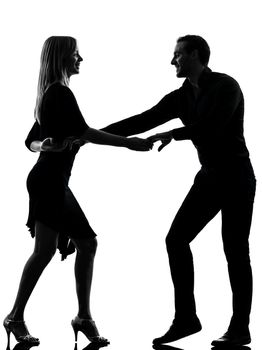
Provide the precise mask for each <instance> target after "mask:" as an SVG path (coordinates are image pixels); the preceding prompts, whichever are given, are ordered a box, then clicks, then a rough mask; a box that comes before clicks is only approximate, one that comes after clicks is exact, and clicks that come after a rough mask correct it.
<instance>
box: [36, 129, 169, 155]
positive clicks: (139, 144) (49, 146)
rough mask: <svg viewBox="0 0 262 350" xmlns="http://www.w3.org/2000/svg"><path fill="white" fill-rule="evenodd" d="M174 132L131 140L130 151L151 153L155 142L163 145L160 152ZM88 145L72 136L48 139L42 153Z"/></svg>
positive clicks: (44, 141) (42, 147) (44, 143)
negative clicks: (60, 139)
mask: <svg viewBox="0 0 262 350" xmlns="http://www.w3.org/2000/svg"><path fill="white" fill-rule="evenodd" d="M172 138H173V136H172V131H166V132H162V133H158V134H155V135H152V136H149V137H148V138H146V139H143V138H139V137H132V138H129V140H130V141H131V143H130V147H128V148H130V149H132V150H135V151H149V150H151V149H152V148H153V145H154V143H155V142H158V141H160V142H161V145H160V146H159V147H158V151H159V152H160V151H161V150H162V149H163V148H164V147H166V146H167V145H168V144H169V143H170V142H171V140H172ZM86 143H88V141H84V140H81V139H79V138H76V137H75V136H71V137H68V138H66V139H65V140H64V141H62V142H56V141H55V140H54V139H53V138H52V137H48V138H46V139H44V140H43V141H42V143H41V151H44V152H61V151H63V150H64V149H66V148H67V147H69V149H72V147H73V146H74V145H77V146H80V147H81V146H83V145H84V144H86Z"/></svg>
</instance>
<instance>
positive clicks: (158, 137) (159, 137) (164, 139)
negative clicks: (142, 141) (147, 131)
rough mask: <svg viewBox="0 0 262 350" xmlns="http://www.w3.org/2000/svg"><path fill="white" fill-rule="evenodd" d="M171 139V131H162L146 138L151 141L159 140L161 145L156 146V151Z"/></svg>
mask: <svg viewBox="0 0 262 350" xmlns="http://www.w3.org/2000/svg"><path fill="white" fill-rule="evenodd" d="M172 139H173V135H172V131H166V132H162V133H159V134H156V135H153V136H149V137H148V140H149V141H151V142H153V143H154V142H157V141H161V145H160V146H159V147H158V152H160V151H161V150H162V149H163V148H164V147H166V146H167V145H168V144H169V143H170V142H171V141H172Z"/></svg>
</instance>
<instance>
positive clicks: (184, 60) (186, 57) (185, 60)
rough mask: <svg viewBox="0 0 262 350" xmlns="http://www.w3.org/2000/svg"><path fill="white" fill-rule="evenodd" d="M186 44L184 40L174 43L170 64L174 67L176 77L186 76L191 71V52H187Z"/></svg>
mask: <svg viewBox="0 0 262 350" xmlns="http://www.w3.org/2000/svg"><path fill="white" fill-rule="evenodd" d="M186 45H187V43H186V42H185V41H181V42H178V43H177V44H176V47H175V51H174V57H173V59H172V61H171V64H172V65H174V66H175V67H176V76H177V77H178V78H186V77H187V76H188V74H189V73H190V72H191V62H192V60H191V54H188V53H187V51H186Z"/></svg>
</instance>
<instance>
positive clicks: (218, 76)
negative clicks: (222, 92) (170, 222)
mask: <svg viewBox="0 0 262 350" xmlns="http://www.w3.org/2000/svg"><path fill="white" fill-rule="evenodd" d="M209 80H210V82H213V83H218V84H226V85H228V84H232V85H235V86H239V84H238V82H237V81H236V79H235V78H233V77H232V76H231V75H229V74H226V73H221V72H210V73H209Z"/></svg>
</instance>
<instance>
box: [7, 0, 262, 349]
mask: <svg viewBox="0 0 262 350" xmlns="http://www.w3.org/2000/svg"><path fill="white" fill-rule="evenodd" d="M258 4H259V2H258V1H252V0H251V1H248V2H247V1H239V0H238V1H237V0H231V1H224V0H220V1H205V0H200V1H193V0H191V1H174V0H155V1H154V0H132V1H131V0H130V1H126V0H122V1H121V0H96V1H95V0H92V1H91V0H74V1H68V0H63V1H55V0H52V1H50V0H45V1H38V0H35V1H30V0H23V1H19V0H13V1H12V0H10V1H8V2H5V3H4V2H2V5H1V8H0V16H1V18H0V25H1V55H0V67H1V85H0V89H1V102H0V124H1V125H0V131H1V139H0V142H1V147H0V152H1V162H2V166H1V175H0V176H1V182H0V186H1V197H0V201H1V248H0V249H1V254H0V259H1V261H0V275H1V292H0V293H1V298H0V319H3V318H4V317H5V315H6V314H7V313H8V312H9V310H10V309H11V306H12V303H13V301H14V297H15V294H16V290H17V286H18V282H19V278H20V274H21V271H22V268H23V265H24V263H25V261H26V259H27V258H28V256H29V254H30V253H31V251H32V249H33V244H34V241H33V240H32V239H31V238H30V235H29V233H27V228H26V227H25V222H26V219H27V213H28V195H27V192H26V187H25V181H26V177H27V174H28V172H29V170H30V169H31V167H32V166H33V164H34V163H35V161H36V159H37V155H36V154H33V153H31V152H29V151H28V150H27V149H26V148H25V147H24V139H25V137H26V135H27V133H28V131H29V129H30V128H31V125H32V123H33V121H34V119H33V109H34V103H35V97H36V84H37V78H38V71H39V58H40V52H41V48H42V45H43V42H44V40H45V39H46V38H47V37H49V36H51V35H71V36H74V37H76V38H77V40H78V43H79V50H80V54H81V55H82V57H83V58H84V61H83V62H82V64H81V68H80V69H81V73H80V75H79V76H74V77H72V79H71V88H72V90H73V92H74V94H75V96H76V98H77V100H78V103H79V106H80V109H81V111H82V113H83V115H84V116H85V119H86V121H87V123H88V124H89V125H90V126H92V127H95V128H101V127H103V126H106V125H108V124H110V123H112V122H114V121H117V120H120V119H123V118H126V117H128V116H130V115H133V114H137V113H139V112H142V111H144V110H146V109H148V108H150V107H151V106H153V105H154V104H156V103H157V102H158V101H159V100H160V98H162V97H163V96H164V95H165V94H166V93H168V92H170V91H171V90H174V89H175V88H177V87H179V86H180V85H181V84H182V82H183V80H179V79H177V78H176V74H175V71H174V68H173V67H172V66H171V65H170V61H171V59H172V54H173V50H174V46H175V43H176V39H177V38H178V37H179V36H181V35H185V34H198V35H202V36H203V37H204V38H205V39H206V40H207V42H208V43H209V45H210V47H211V59H210V67H211V68H212V69H213V70H214V71H221V72H225V73H228V74H229V75H231V76H233V77H234V78H235V79H237V80H238V82H239V84H240V85H241V87H242V90H243V92H244V95H245V100H246V114H245V135H246V140H247V145H248V147H249V150H250V153H251V159H252V161H253V165H254V168H255V172H256V177H257V180H258V188H257V197H256V202H255V211H254V219H253V226H252V232H251V239H250V244H251V258H252V263H253V271H254V287H255V288H254V302H253V313H252V319H251V332H252V336H253V343H252V346H251V348H252V350H258V349H260V348H261V344H260V339H259V337H260V327H261V293H262V290H261V289H262V286H261V273H260V266H261V242H262V239H261V237H260V235H261V213H260V210H261V191H260V178H261V175H262V174H261V173H262V165H261V155H260V152H261V147H262V141H261V130H260V127H261V122H260V120H261V78H262V77H261V35H260V33H261V27H260V25H259V23H260V20H261V18H260V15H259V13H260V11H259V7H258ZM176 126H180V124H179V122H178V121H172V122H169V123H168V124H167V125H165V126H161V127H159V128H157V129H156V130H157V131H161V130H162V131H165V130H169V129H171V128H174V127H176ZM156 130H153V131H151V132H148V133H146V134H145V136H147V135H150V134H152V133H154V132H155V131H156ZM198 168H199V163H198V160H197V155H196V152H195V149H194V148H193V146H192V145H191V143H190V142H188V141H184V142H175V141H173V142H172V143H171V144H170V145H169V147H167V148H166V149H164V151H162V152H161V153H158V152H157V148H156V147H155V149H154V150H153V151H152V152H150V153H137V152H131V151H129V150H126V149H117V148H113V147H105V146H97V145H90V144H89V145H87V146H85V147H84V148H82V149H81V152H80V153H79V154H78V156H77V159H76V162H75V166H74V171H73V175H72V179H71V188H72V190H73V191H74V193H75V195H76V197H77V198H78V200H79V202H80V204H81V206H82V208H83V209H84V211H85V213H86V215H87V217H88V219H89V221H90V223H91V225H92V227H93V228H94V230H95V231H96V232H97V234H98V240H99V249H98V253H97V257H96V262H95V274H94V281H93V289H92V310H93V317H94V319H95V320H96V322H97V325H98V327H99V328H100V330H101V333H102V335H105V336H107V337H109V338H110V340H111V345H110V348H111V349H113V350H119V349H121V350H122V349H124V350H129V349H134V348H137V349H139V350H140V349H141V350H147V349H150V348H151V340H152V338H154V337H156V336H160V335H162V333H163V332H164V331H166V330H167V328H168V327H169V325H170V323H171V321H172V318H173V313H174V309H173V291H172V284H171V279H170V275H169V267H168V261H167V255H166V251H165V242H164V239H165V235H166V233H167V231H168V229H169V226H170V224H171V222H172V220H173V217H174V215H175V213H176V211H177V210H178V208H179V206H180V204H181V201H182V200H183V198H184V196H185V195H186V193H187V191H188V189H189V187H190V186H191V183H192V181H193V178H194V175H195V173H196V171H197V170H198ZM220 225H221V223H220V215H218V216H217V217H216V218H215V219H214V220H213V221H212V222H211V223H210V224H209V225H208V226H207V227H206V228H205V229H204V230H203V232H202V233H201V234H200V235H199V237H198V238H197V239H196V240H195V241H194V242H193V244H192V250H193V253H194V257H195V272H196V287H195V289H196V298H197V307H198V315H199V317H200V319H201V321H202V324H203V331H202V332H201V333H199V334H197V335H194V336H192V337H190V338H186V339H184V340H181V341H179V342H177V343H174V345H175V346H177V347H179V348H183V349H187V350H189V349H201V350H202V349H203V350H204V349H210V341H211V340H212V339H213V338H216V337H218V336H221V335H222V333H223V332H224V331H225V330H226V328H227V326H228V322H229V319H230V315H231V293H230V286H229V282H228V276H227V269H226V262H225V258H224V256H223V250H222V242H221V236H220ZM73 264H74V256H69V257H68V259H67V260H66V261H64V262H60V256H59V254H58V253H57V255H56V256H55V257H54V259H53V261H52V262H51V263H50V265H49V266H48V268H47V270H46V271H45V272H44V274H43V276H42V278H41V280H40V282H39V283H38V285H37V287H36V289H35V291H34V293H33V295H32V297H31V299H30V302H29V304H28V308H27V310H26V315H25V316H26V321H27V324H28V326H29V329H30V331H31V333H32V334H33V335H36V336H38V337H39V338H40V339H41V345H40V347H39V348H41V349H42V350H47V349H48V350H53V349H65V350H66V349H70V350H73V348H74V340H73V332H72V331H71V329H70V321H71V318H73V317H74V316H75V314H76V310H77V308H76V306H77V305H76V297H75V292H74V277H73ZM0 333H1V334H0V336H1V338H0V342H1V345H0V347H1V348H3V347H4V346H5V334H4V329H3V328H2V329H0ZM87 343H88V342H87V340H86V339H84V337H80V342H79V349H82V348H83V347H84V346H85V344H87ZM259 344H260V346H259Z"/></svg>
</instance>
